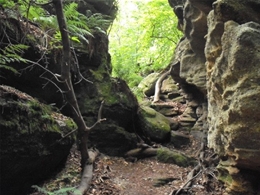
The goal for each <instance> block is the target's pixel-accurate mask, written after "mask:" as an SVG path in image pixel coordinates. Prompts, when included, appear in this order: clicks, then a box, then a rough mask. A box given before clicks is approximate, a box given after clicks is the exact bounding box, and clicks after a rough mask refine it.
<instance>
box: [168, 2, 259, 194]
mask: <svg viewBox="0 0 260 195" xmlns="http://www.w3.org/2000/svg"><path fill="white" fill-rule="evenodd" d="M169 3H170V5H171V6H172V7H173V9H174V12H175V14H176V15H177V16H178V18H179V24H178V27H179V29H180V30H182V31H183V33H184V37H183V39H182V40H181V41H180V42H179V44H178V47H177V49H176V51H175V55H174V58H173V62H172V64H173V71H172V77H173V78H174V79H175V80H176V81H177V82H179V83H180V86H181V87H182V88H184V89H185V91H186V92H188V93H189V92H190V93H192V94H193V96H195V95H196V94H197V93H203V94H204V97H203V98H201V96H199V97H200V102H201V104H202V105H204V107H205V105H206V109H204V116H205V114H206V115H207V117H204V120H203V124H204V125H203V126H204V128H201V129H200V130H206V131H207V133H208V146H209V147H210V148H212V149H214V151H215V152H216V153H218V154H219V156H220V159H221V161H220V163H219V166H218V169H219V178H220V179H221V180H223V181H224V182H225V183H226V185H227V191H228V192H229V193H230V194H256V193H257V192H258V191H259V189H258V188H259V181H260V177H259V175H260V174H259V173H260V172H259V171H260V160H259V159H260V142H259V140H260V120H259V118H260V108H259V107H258V105H259V104H260V96H259V95H260V87H259V84H260V74H259V68H260V12H259V11H258V10H259V8H260V2H259V1H257V0H249V1H246V0H217V1H213V0H210V1H206V0H205V1H201V0H186V1H183V3H182V2H181V1H175V0H169ZM180 10H181V11H182V14H180ZM190 89H192V90H190ZM205 127H206V129H205Z"/></svg>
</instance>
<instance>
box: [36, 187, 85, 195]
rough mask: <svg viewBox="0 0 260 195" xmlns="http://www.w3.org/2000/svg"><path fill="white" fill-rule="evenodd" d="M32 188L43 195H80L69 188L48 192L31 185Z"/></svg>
mask: <svg viewBox="0 0 260 195" xmlns="http://www.w3.org/2000/svg"><path fill="white" fill-rule="evenodd" d="M32 188H35V189H36V190H37V191H38V192H41V193H43V194H45V195H68V194H69V193H71V192H73V194H80V192H79V191H78V190H76V189H75V188H74V187H70V188H61V189H59V190H56V191H53V192H50V191H48V190H46V189H44V188H41V187H39V186H37V185H33V186H32Z"/></svg>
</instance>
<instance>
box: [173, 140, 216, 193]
mask: <svg viewBox="0 0 260 195" xmlns="http://www.w3.org/2000/svg"><path fill="white" fill-rule="evenodd" d="M206 154H210V151H209V150H207V147H206V139H204V141H203V142H202V143H201V147H200V150H199V155H198V156H199V160H198V161H199V162H198V164H197V165H196V166H195V167H194V168H193V169H192V171H190V172H189V174H188V175H187V181H186V182H185V183H184V184H183V185H182V187H180V188H179V189H178V190H173V191H172V192H171V193H170V194H169V195H180V194H181V193H182V192H187V191H190V190H191V189H192V185H193V183H194V181H195V179H198V178H200V179H201V184H202V185H203V186H209V183H210V182H211V179H212V178H213V179H217V178H216V176H215V171H216V170H215V167H216V165H217V163H218V161H219V158H218V156H217V155H216V154H214V153H213V154H212V153H211V155H207V156H206ZM185 194H186V193H185Z"/></svg>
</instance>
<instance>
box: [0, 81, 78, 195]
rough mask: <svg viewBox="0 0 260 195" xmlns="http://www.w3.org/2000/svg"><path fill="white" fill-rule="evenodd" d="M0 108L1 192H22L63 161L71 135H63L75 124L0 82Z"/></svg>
mask: <svg viewBox="0 0 260 195" xmlns="http://www.w3.org/2000/svg"><path fill="white" fill-rule="evenodd" d="M0 109H1V114H0V148H1V150H0V161H1V163H0V172H1V189H0V190H1V194H19V193H20V194H23V192H25V191H27V190H28V189H30V187H31V185H33V184H36V183H37V182H41V181H43V180H44V179H47V178H48V177H49V176H51V175H52V174H53V172H55V171H57V167H59V166H61V165H62V164H63V162H65V160H66V157H67V155H68V154H69V151H70V148H71V146H72V144H73V143H74V142H75V136H73V135H71V136H68V137H65V138H63V136H64V135H66V134H67V133H68V132H71V131H72V130H74V129H75V128H77V126H76V124H75V123H74V122H73V121H72V119H70V118H68V117H65V116H64V115H62V114H60V113H58V112H55V111H54V110H53V108H52V107H50V106H48V105H44V104H42V103H40V102H38V101H37V100H36V99H34V98H32V97H31V96H29V95H27V94H25V93H22V92H20V91H18V90H16V89H14V88H11V87H8V86H3V85H0ZM10 185H12V186H15V188H10Z"/></svg>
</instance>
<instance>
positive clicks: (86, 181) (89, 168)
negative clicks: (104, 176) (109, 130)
mask: <svg viewBox="0 0 260 195" xmlns="http://www.w3.org/2000/svg"><path fill="white" fill-rule="evenodd" d="M88 155H89V159H88V162H86V164H85V166H84V168H83V172H82V176H81V180H80V184H79V186H78V187H77V189H76V190H75V192H74V193H73V195H79V194H80V195H81V194H84V193H85V192H86V191H87V190H88V189H89V186H90V183H91V180H92V177H93V163H94V161H95V159H96V158H97V156H98V155H99V152H98V151H97V150H89V151H88Z"/></svg>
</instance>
